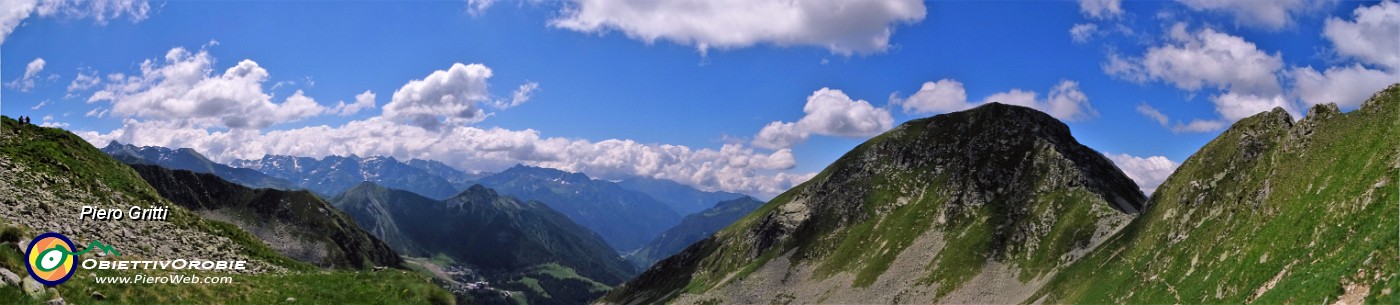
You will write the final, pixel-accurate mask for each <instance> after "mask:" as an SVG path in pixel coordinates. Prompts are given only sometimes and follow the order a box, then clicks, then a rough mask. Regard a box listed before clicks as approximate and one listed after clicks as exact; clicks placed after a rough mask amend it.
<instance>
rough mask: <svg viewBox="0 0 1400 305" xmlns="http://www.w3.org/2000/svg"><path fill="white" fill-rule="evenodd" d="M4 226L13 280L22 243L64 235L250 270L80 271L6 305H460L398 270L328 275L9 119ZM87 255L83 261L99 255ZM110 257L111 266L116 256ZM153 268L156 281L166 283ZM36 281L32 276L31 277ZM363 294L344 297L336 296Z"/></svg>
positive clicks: (1, 200) (20, 270) (1, 183)
mask: <svg viewBox="0 0 1400 305" xmlns="http://www.w3.org/2000/svg"><path fill="white" fill-rule="evenodd" d="M0 122H3V127H0V223H4V224H5V225H4V226H0V227H14V229H4V232H11V233H5V234H0V235H3V236H5V238H4V239H5V240H0V244H5V245H3V246H0V264H3V266H2V267H3V268H4V269H5V270H7V271H8V272H11V273H16V274H26V273H27V272H26V271H25V269H24V266H23V265H22V262H23V259H22V258H20V257H22V254H21V253H20V251H19V250H16V249H17V247H16V246H18V243H25V242H28V241H29V239H30V238H33V237H34V236H35V235H36V234H38V233H42V232H49V231H52V232H58V233H61V234H64V235H66V236H68V237H69V238H70V239H72V240H73V241H74V242H76V243H86V242H91V241H101V242H103V243H105V244H108V245H111V246H112V247H114V248H115V249H116V250H117V251H119V252H120V253H121V259H123V260H142V259H203V260H247V261H249V266H248V267H249V269H250V270H248V271H247V272H246V273H238V274H235V273H224V272H199V273H195V274H188V273H189V272H184V273H182V274H185V275H200V276H230V277H232V278H233V283H230V284H217V285H216V284H209V285H161V284H150V285H147V284H142V285H135V284H130V285H122V284H97V283H95V282H94V277H95V276H98V275H116V276H131V275H134V274H135V273H134V272H130V271H121V270H115V271H100V272H93V271H91V270H77V271H76V273H75V275H74V277H73V279H70V280H69V281H68V282H66V283H64V284H62V285H59V286H57V287H55V289H52V290H49V291H46V292H42V293H39V294H35V295H28V294H26V293H25V292H23V291H22V290H21V289H20V288H19V287H17V286H15V285H5V286H3V287H0V300H5V301H4V302H5V303H19V304H25V303H41V302H45V301H47V300H50V299H53V298H56V297H59V296H61V297H62V298H63V299H65V300H67V301H68V302H72V303H81V304H91V303H95V301H94V299H96V298H98V297H97V296H94V295H93V293H94V292H96V293H100V294H101V295H102V298H104V299H105V300H106V301H107V302H111V303H118V304H153V303H271V302H274V301H275V302H280V301H282V300H285V299H286V298H288V297H296V298H301V299H303V300H311V302H313V303H316V302H317V301H316V300H321V302H322V303H342V302H351V300H353V299H354V298H360V297H366V300H370V301H369V302H375V301H374V300H384V302H389V303H400V302H402V303H418V304H423V303H430V302H432V303H451V302H453V299H452V297H451V295H450V294H447V293H446V292H445V291H443V290H442V289H441V288H438V287H436V286H433V285H431V284H428V283H427V282H426V279H425V278H424V277H423V276H420V275H417V274H410V273H403V272H400V271H391V272H347V271H337V272H325V271H320V270H317V269H316V268H315V267H314V266H311V265H308V264H305V263H301V262H298V261H295V260H292V259H290V258H287V257H286V256H283V255H281V254H279V253H277V252H276V251H274V250H273V249H271V248H269V247H268V246H267V245H266V244H264V243H263V241H261V240H259V239H258V238H257V237H256V236H254V235H252V234H249V233H247V232H245V231H243V230H240V229H239V228H238V227H236V226H234V225H232V224H228V223H225V222H219V221H212V220H208V219H204V218H202V217H199V216H198V215H196V214H194V213H192V212H190V211H189V210H187V209H185V208H183V207H181V206H179V205H176V204H173V203H171V202H169V201H167V200H166V199H164V198H162V197H161V196H160V195H159V194H158V193H157V192H156V191H155V190H154V189H153V188H151V186H150V185H148V184H147V183H146V182H145V181H144V180H143V179H142V178H141V176H140V175H138V174H137V173H136V172H135V171H134V170H133V169H132V168H130V167H128V166H126V165H125V164H122V163H121V162H118V161H117V160H115V159H112V158H111V157H109V156H107V155H106V154H103V153H102V152H100V151H98V150H97V148H95V147H92V145H90V144H88V143H87V142H86V141H83V140H82V139H81V138H79V137H78V136H76V135H73V134H72V133H69V132H67V131H64V130H62V129H57V128H42V127H38V126H34V125H28V124H20V123H19V122H17V121H15V120H13V119H10V118H9V117H4V118H0ZM83 205H91V206H96V207H100V208H118V209H123V210H125V209H127V208H129V207H131V206H142V207H147V206H167V207H169V208H170V210H169V214H170V215H169V219H168V221H131V220H120V221H108V220H92V219H80V218H79V217H78V213H79V212H80V210H81V207H82V206H83ZM95 256H96V254H84V255H83V256H82V257H81V258H83V259H87V258H94V257H95ZM112 258H113V257H112V256H107V257H106V258H105V259H112ZM163 274H166V273H164V272H157V271H152V272H150V273H149V274H147V275H151V276H160V275H163ZM23 278H28V276H27V275H26V276H23ZM343 290H350V291H357V292H352V293H336V292H335V291H343Z"/></svg>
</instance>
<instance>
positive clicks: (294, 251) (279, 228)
mask: <svg viewBox="0 0 1400 305" xmlns="http://www.w3.org/2000/svg"><path fill="white" fill-rule="evenodd" d="M131 167H132V168H133V169H135V170H136V172H137V173H139V174H140V175H141V177H142V178H143V179H145V180H146V182H147V183H149V184H150V185H151V186H152V187H154V188H155V189H156V191H157V192H159V193H160V194H161V196H163V197H165V198H166V199H169V200H170V201H172V202H174V203H176V204H179V205H181V206H184V207H185V208H187V209H190V210H191V211H193V212H195V213H196V214H199V215H200V216H202V217H204V218H208V219H216V220H220V221H225V222H229V223H233V224H235V225H237V226H238V227H239V228H242V229H243V230H244V231H248V232H251V233H253V234H254V235H256V236H258V238H259V239H261V240H263V241H264V242H265V243H267V244H268V245H269V246H270V247H272V248H273V249H275V250H277V252H279V253H282V254H283V255H286V256H288V257H291V258H294V259H297V260H299V261H303V262H307V263H311V264H313V265H317V266H320V267H326V268H350V269H367V268H370V267H374V266H388V267H402V266H403V259H401V258H399V255H398V253H395V252H394V251H393V250H392V249H390V248H389V246H388V245H386V244H384V242H382V241H380V240H379V239H378V238H375V237H374V236H371V235H370V234H369V233H366V232H365V231H364V230H361V229H360V227H358V226H356V224H355V221H354V220H353V219H351V218H350V217H349V216H346V215H345V213H343V212H341V211H340V210H338V209H336V208H335V207H334V206H332V205H331V204H330V203H326V202H325V201H323V200H321V198H319V197H316V195H315V194H312V193H311V192H310V191H306V190H299V191H283V190H277V189H250V188H248V187H244V186H242V185H237V184H234V183H232V182H229V181H226V180H223V179H222V178H219V177H218V176H215V175H212V174H203V173H195V172H191V171H187V170H170V169H166V168H162V167H159V166H155V165H145V164H132V165H131Z"/></svg>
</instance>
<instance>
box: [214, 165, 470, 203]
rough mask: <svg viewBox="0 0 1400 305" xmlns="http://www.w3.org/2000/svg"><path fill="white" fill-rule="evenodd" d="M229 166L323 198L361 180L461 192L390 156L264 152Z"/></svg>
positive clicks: (428, 192) (435, 192)
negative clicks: (313, 156)
mask: <svg viewBox="0 0 1400 305" xmlns="http://www.w3.org/2000/svg"><path fill="white" fill-rule="evenodd" d="M231 165H233V166H235V167H242V168H248V169H254V170H257V171H260V172H262V173H264V174H267V175H269V176H273V177H277V178H282V179H286V180H287V181H291V182H292V183H293V184H295V185H297V186H300V187H303V188H306V189H309V190H311V191H314V192H316V193H317V194H320V195H323V196H327V197H329V196H332V195H335V194H340V193H342V192H345V190H348V189H350V188H352V187H354V186H356V185H359V184H360V182H365V181H371V182H374V183H377V184H379V185H383V186H386V187H390V188H395V189H401V190H406V191H410V192H414V193H417V194H419V195H423V196H426V197H428V198H434V199H444V198H447V197H451V196H452V195H456V194H457V193H458V192H459V191H461V189H459V188H457V187H454V186H453V185H452V183H451V182H448V180H447V179H444V178H443V177H440V176H438V175H436V174H433V173H431V172H429V171H427V170H424V169H422V168H418V167H415V166H410V165H408V164H405V163H403V162H399V160H397V159H394V158H393V157H367V158H361V157H359V156H355V155H350V156H348V157H347V156H326V157H325V158H321V159H316V158H310V157H292V156H282V155H267V156H264V157H263V158H262V159H258V160H235V161H234V162H233V164H231Z"/></svg>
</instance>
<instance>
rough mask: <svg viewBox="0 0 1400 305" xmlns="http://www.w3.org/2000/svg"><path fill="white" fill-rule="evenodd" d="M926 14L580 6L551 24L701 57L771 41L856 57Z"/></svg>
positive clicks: (779, 6)
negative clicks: (684, 48)
mask: <svg viewBox="0 0 1400 305" xmlns="http://www.w3.org/2000/svg"><path fill="white" fill-rule="evenodd" d="M925 14H926V11H925V7H924V3H923V1H919V0H858V1H837V0H808V1H786V0H720V1H713V0H631V1H612V0H576V1H573V2H571V3H569V4H566V6H565V8H564V9H563V10H562V11H561V12H560V17H559V18H556V19H554V20H551V21H550V25H551V26H554V27H558V28H563V29H569V30H574V31H579V32H586V33H602V32H607V31H612V30H615V31H619V32H622V33H624V34H626V35H627V36H628V37H630V38H633V39H637V40H641V41H645V42H646V43H649V44H650V43H654V42H655V41H657V40H667V41H672V42H675V43H678V44H682V45H691V46H695V47H696V48H697V49H699V50H700V51H701V52H702V53H703V52H706V51H707V50H709V49H721V50H723V49H733V48H743V47H749V46H753V45H756V44H760V43H767V44H773V45H777V46H816V47H822V48H826V49H827V50H830V51H831V52H832V53H836V54H844V55H850V54H856V53H859V54H870V53H878V52H882V51H885V50H886V49H888V48H889V46H890V35H891V34H892V33H894V28H895V26H897V25H899V24H905V23H914V22H919V21H921V20H923V19H924V15H925Z"/></svg>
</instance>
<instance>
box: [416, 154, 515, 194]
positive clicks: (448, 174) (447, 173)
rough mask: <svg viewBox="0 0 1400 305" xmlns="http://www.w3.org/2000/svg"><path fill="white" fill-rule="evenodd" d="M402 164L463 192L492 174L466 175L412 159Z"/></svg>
mask: <svg viewBox="0 0 1400 305" xmlns="http://www.w3.org/2000/svg"><path fill="white" fill-rule="evenodd" d="M404 164H408V166H412V167H417V168H420V169H423V170H425V171H428V173H431V174H434V175H437V176H438V177H442V179H446V180H447V183H451V184H452V186H453V187H455V188H457V189H459V190H465V189H467V188H468V187H471V186H472V185H473V184H476V181H477V180H481V178H483V177H486V176H490V175H491V174H493V173H489V172H481V173H475V174H472V173H467V172H464V171H461V170H459V169H457V168H454V167H452V166H448V165H447V164H443V163H442V162H438V161H433V160H423V159H413V160H408V162H404Z"/></svg>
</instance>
